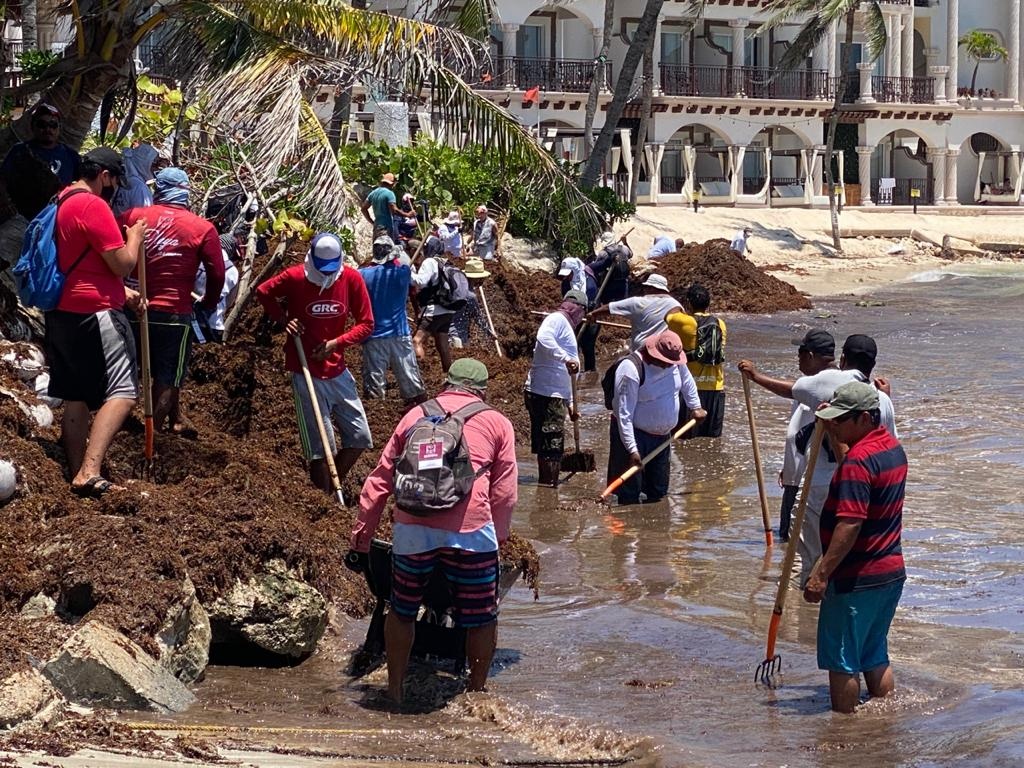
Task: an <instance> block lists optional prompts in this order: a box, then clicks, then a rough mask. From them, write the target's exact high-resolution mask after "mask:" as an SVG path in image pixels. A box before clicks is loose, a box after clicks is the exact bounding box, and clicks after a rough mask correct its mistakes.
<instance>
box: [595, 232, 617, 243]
mask: <svg viewBox="0 0 1024 768" xmlns="http://www.w3.org/2000/svg"><path fill="white" fill-rule="evenodd" d="M597 240H598V242H599V243H601V245H608V244H609V243H611V242H612V241H613V240H615V234H614V233H612V232H602V233H601V236H600V237H599V238H597Z"/></svg>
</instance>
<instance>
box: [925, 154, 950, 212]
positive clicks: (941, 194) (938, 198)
mask: <svg viewBox="0 0 1024 768" xmlns="http://www.w3.org/2000/svg"><path fill="white" fill-rule="evenodd" d="M926 155H927V157H928V162H929V163H931V164H932V199H933V202H934V204H935V205H945V204H946V150H945V149H944V148H939V147H936V148H933V147H928V149H927V150H926ZM922 192H923V190H922Z"/></svg>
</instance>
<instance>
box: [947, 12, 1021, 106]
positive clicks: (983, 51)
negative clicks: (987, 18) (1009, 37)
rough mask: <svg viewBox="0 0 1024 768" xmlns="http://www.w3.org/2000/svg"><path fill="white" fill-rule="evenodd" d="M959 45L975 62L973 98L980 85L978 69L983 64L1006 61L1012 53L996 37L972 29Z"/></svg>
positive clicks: (972, 87) (958, 42)
mask: <svg viewBox="0 0 1024 768" xmlns="http://www.w3.org/2000/svg"><path fill="white" fill-rule="evenodd" d="M957 45H958V46H959V47H960V48H963V49H964V53H966V54H967V58H969V59H973V60H974V74H973V75H971V95H972V96H973V95H974V93H975V86H976V85H977V83H978V68H979V67H980V66H981V62H983V61H999V60H1000V59H1004V60H1005V59H1006V58H1007V57H1008V56H1009V55H1010V52H1009V51H1007V50H1006V48H1004V47H1003V46H1002V45H1000V44H999V40H998V39H997V38H996V36H995V35H993V34H992V33H991V32H985V31H983V30H980V29H972V30H971V31H970V32H967V33H966V34H964V35H963V36H962V37H961V38H960V39H959V40H958V41H957Z"/></svg>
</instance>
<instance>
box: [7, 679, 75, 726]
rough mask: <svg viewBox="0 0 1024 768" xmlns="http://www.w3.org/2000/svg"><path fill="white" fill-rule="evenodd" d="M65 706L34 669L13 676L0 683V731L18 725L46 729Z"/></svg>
mask: <svg viewBox="0 0 1024 768" xmlns="http://www.w3.org/2000/svg"><path fill="white" fill-rule="evenodd" d="M65 704H66V702H65V701H64V697H63V696H61V695H60V693H59V692H58V691H57V689H56V688H54V687H53V686H52V685H51V684H50V682H49V681H48V680H47V679H46V678H45V677H43V676H42V675H41V674H39V672H37V671H36V670H34V669H27V670H23V671H21V672H15V673H14V674H13V675H11V676H10V677H8V678H7V679H5V680H3V681H0V728H13V727H15V726H16V725H20V724H22V723H27V722H31V723H33V724H38V725H43V726H47V725H50V724H51V723H53V722H54V721H56V720H57V719H59V718H60V716H61V715H62V714H63V712H64V706H65Z"/></svg>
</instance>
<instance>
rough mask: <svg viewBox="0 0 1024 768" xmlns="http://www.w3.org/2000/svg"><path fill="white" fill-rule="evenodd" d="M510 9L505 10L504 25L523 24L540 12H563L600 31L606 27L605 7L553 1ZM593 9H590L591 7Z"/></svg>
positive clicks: (529, 0)
mask: <svg viewBox="0 0 1024 768" xmlns="http://www.w3.org/2000/svg"><path fill="white" fill-rule="evenodd" d="M507 5H508V6H509V7H506V8H504V9H503V13H502V16H501V23H502V24H522V23H523V22H524V21H526V20H527V19H528V18H530V17H531V16H533V14H535V13H537V12H538V11H546V10H550V11H555V12H559V11H563V12H565V13H566V14H568V15H570V16H574V17H575V18H577V19H579V20H580V21H583V22H585V23H587V24H588V25H590V27H591V28H597V29H600V28H601V27H602V26H604V17H603V13H604V7H603V5H602V6H601V7H600V8H598V7H597V5H596V4H592V3H572V4H568V5H565V4H562V3H554V2H552V0H526V2H520V3H509V4H507ZM591 5H592V6H593V7H589V6H591Z"/></svg>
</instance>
